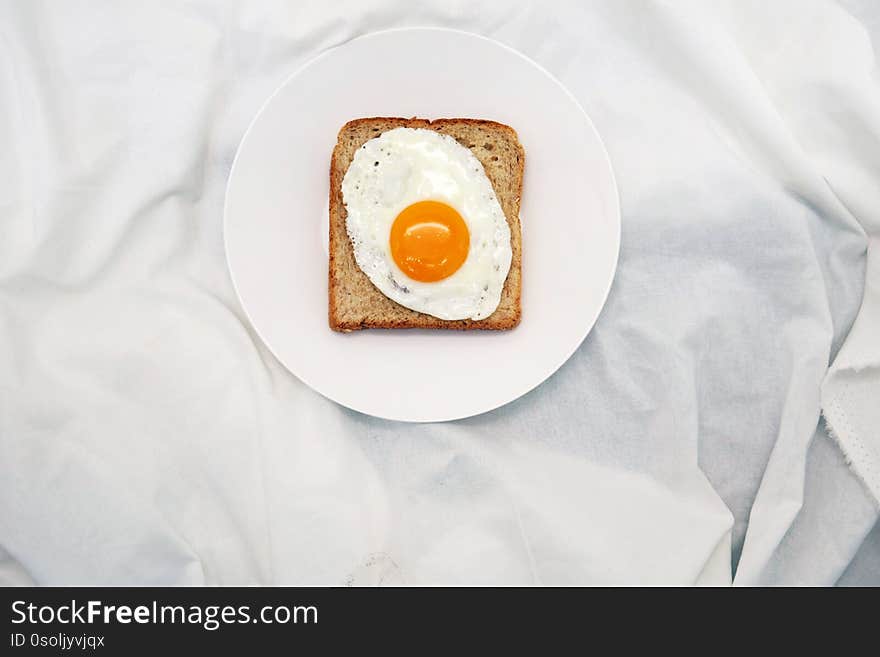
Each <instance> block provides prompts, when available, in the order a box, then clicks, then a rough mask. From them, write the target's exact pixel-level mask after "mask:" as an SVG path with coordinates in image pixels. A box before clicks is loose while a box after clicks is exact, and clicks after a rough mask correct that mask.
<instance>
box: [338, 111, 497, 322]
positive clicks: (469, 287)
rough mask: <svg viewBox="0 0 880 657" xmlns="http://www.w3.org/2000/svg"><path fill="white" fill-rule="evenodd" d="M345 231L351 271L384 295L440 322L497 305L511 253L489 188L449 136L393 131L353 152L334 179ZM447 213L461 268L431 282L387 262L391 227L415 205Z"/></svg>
mask: <svg viewBox="0 0 880 657" xmlns="http://www.w3.org/2000/svg"><path fill="white" fill-rule="evenodd" d="M342 198H343V202H344V203H345V207H346V210H347V212H348V217H347V219H346V229H347V231H348V236H349V238H350V239H351V243H352V246H353V247H354V255H355V260H356V261H357V264H358V266H359V267H360V268H361V270H363V272H364V273H365V274H366V275H367V276H368V277H369V279H370V281H371V282H372V283H373V285H375V286H376V287H377V288H378V289H379V290H380V291H381V292H382V293H383V294H384V295H385V296H387V297H389V298H390V299H393V300H394V301H396V302H397V303H399V304H400V305H402V306H405V307H407V308H411V309H412V310H416V311H418V312H422V313H427V314H429V315H433V316H434V317H438V318H440V319H445V320H454V319H483V318H485V317H488V316H489V315H491V314H492V313H493V312H495V309H496V308H497V307H498V304H499V303H500V301H501V291H502V288H503V287H504V281H505V280H506V279H507V274H508V272H509V271H510V262H511V259H512V257H513V253H512V251H511V247H510V228H509V226H508V224H507V220H506V219H505V217H504V211H503V210H502V209H501V204H500V203H499V202H498V197H497V196H496V195H495V189H494V188H493V187H492V183H491V182H490V181H489V178H488V177H487V176H486V172H485V170H484V169H483V165H482V164H481V163H480V161H479V160H478V159H477V158H476V157H475V156H474V154H473V153H471V151H470V150H469V149H467V148H465V147H464V146H462V145H461V144H459V143H458V142H457V141H455V139H453V138H452V137H450V136H449V135H444V134H440V133H438V132H435V131H434V130H425V129H421V128H395V129H394V130H389V131H388V132H385V133H383V134H382V135H380V136H379V137H376V138H374V139H371V140H370V141H368V142H366V143H365V144H364V145H363V146H361V147H360V148H359V149H358V150H357V152H356V153H355V156H354V159H353V160H352V162H351V165H349V167H348V170H347V171H346V173H345V176H344V178H343V179H342ZM426 200H432V201H441V202H443V203H446V204H447V205H450V206H452V207H453V208H455V209H456V210H457V211H458V213H459V214H460V215H461V216H462V218H463V219H464V221H465V223H466V224H467V227H468V231H469V232H470V248H469V251H468V255H467V259H466V260H465V262H464V264H462V266H461V267H460V268H459V269H458V270H457V271H456V272H455V273H453V274H452V275H451V276H448V277H447V278H444V279H442V280H440V281H436V282H433V283H425V282H421V281H415V280H413V279H411V278H410V277H409V276H407V275H406V274H404V273H403V271H401V269H400V268H399V267H398V266H397V264H396V263H395V262H394V258H393V257H392V255H391V250H390V246H389V237H390V234H391V226H392V224H393V223H394V220H395V218H396V217H397V215H398V214H400V212H401V211H402V210H403V209H404V208H406V207H408V206H409V205H412V204H413V203H416V202H418V201H426Z"/></svg>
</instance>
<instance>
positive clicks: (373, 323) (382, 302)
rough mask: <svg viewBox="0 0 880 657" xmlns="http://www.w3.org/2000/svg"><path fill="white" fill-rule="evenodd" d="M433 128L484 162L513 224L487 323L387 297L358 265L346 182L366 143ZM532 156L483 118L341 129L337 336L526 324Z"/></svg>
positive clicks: (334, 179)
mask: <svg viewBox="0 0 880 657" xmlns="http://www.w3.org/2000/svg"><path fill="white" fill-rule="evenodd" d="M401 127H404V128H427V129H429V130H436V131H437V132H441V133H444V134H447V135H450V136H451V137H453V138H455V139H456V140H457V141H458V142H459V143H460V144H462V145H463V146H465V147H466V148H469V149H470V150H471V152H472V153H473V154H474V155H475V156H476V158H477V159H478V160H479V161H480V162H481V163H482V165H483V168H484V169H485V170H486V175H487V176H488V177H489V180H490V181H491V183H492V186H493V187H494V188H495V195H496V196H497V197H498V201H499V203H500V204H501V208H502V210H504V215H505V217H506V218H507V223H508V224H509V226H510V246H511V249H512V251H513V258H512V260H511V263H510V273H509V274H508V275H507V280H506V281H505V283H504V288H503V289H502V291H501V302H500V303H499V304H498V308H497V309H496V310H495V312H494V313H492V314H491V315H489V317H486V318H485V319H481V320H472V319H462V320H443V319H438V318H437V317H433V316H431V315H426V314H424V313H420V312H417V311H415V310H410V309H409V308H405V307H403V306H401V305H400V304H398V303H396V302H394V301H392V300H391V299H389V298H388V297H386V296H385V295H384V294H382V293H381V292H380V291H379V290H378V289H377V288H376V287H375V286H374V285H373V284H372V283H371V282H370V279H369V278H367V275H366V274H365V273H364V272H363V271H361V269H360V268H359V267H358V265H357V263H356V262H355V258H354V249H353V248H352V246H351V241H350V240H349V237H348V233H347V232H346V229H345V219H346V210H345V205H344V204H343V202H342V178H343V177H344V176H345V172H346V171H347V170H348V166H349V164H351V161H352V159H353V158H354V154H355V152H356V151H357V149H358V148H360V147H361V146H362V145H363V144H364V143H365V142H367V141H369V140H370V139H373V138H374V137H378V136H379V135H381V134H382V133H383V132H385V131H387V130H392V129H393V128H401ZM524 165H525V153H524V151H523V147H522V145H521V144H520V143H519V139H518V137H517V135H516V131H514V130H513V128H511V127H509V126H506V125H504V124H501V123H495V122H494V121H484V120H479V119H435V120H433V121H428V120H425V119H416V118H413V119H402V118H367V119H355V120H353V121H349V122H348V123H346V124H345V125H344V126H342V129H341V130H340V131H339V135H338V137H337V141H336V147H335V148H334V149H333V156H332V159H331V161H330V278H329V292H330V294H329V297H330V298H329V319H330V328H332V329H333V330H334V331H344V332H348V331H355V330H358V329H365V328H436V329H457V330H473V329H491V330H505V329H512V328H514V327H515V326H516V325H517V324H519V321H520V317H521V312H522V310H521V295H522V235H521V232H520V224H519V205H520V195H521V194H522V183H523V168H524Z"/></svg>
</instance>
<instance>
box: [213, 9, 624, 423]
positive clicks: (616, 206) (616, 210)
mask: <svg viewBox="0 0 880 657" xmlns="http://www.w3.org/2000/svg"><path fill="white" fill-rule="evenodd" d="M394 32H445V33H451V34H457V35H462V36H467V37H470V38H476V39H479V40H482V41H486V42H488V43H491V44H493V45H495V46H498V47H500V48H502V49H503V50H505V51H507V52H509V53H511V54H513V55H515V56H516V57H518V58H520V59H521V60H523V61H524V62H526V63H527V64H529V65H531V66H533V67H535V68H536V69H538V70H539V71H540V72H541V73H543V74H544V75H545V76H547V78H548V79H550V80H551V81H552V82H553V83H554V84H555V85H556V86H557V87H558V88H559V89H560V90H561V91H562V92H563V93H564V94H565V95H566V96H567V97H568V99H569V100H570V101H571V102H572V103H574V105H575V107H577V109H578V110H579V111H580V113H581V115H582V117H583V119H584V120H585V121H586V122H587V124H588V125H589V127H590V130H591V131H592V133H593V135H594V136H595V137H596V140H597V141H598V144H599V148H600V150H601V155H602V159H603V160H604V162H605V165H606V167H607V169H608V173H609V174H610V180H611V187H612V188H613V194H611V200H612V202H613V203H612V207H611V213H610V214H611V216H612V217H614V218H615V219H616V221H615V226H614V235H613V237H614V258H613V264H612V266H611V268H610V271H609V273H608V276H607V280H606V281H605V283H604V289H603V291H602V295H601V296H602V303H601V304H599V306H598V311H597V312H596V316H595V317H594V318H593V321H592V322H590V324H589V325H588V326H587V327H586V328H585V329H584V332H583V335H581V336H580V338H579V339H578V340H577V341H576V342H574V344H573V346H572V347H571V349H570V350H567V352H566V354H565V357H564V358H562V359H561V360H560V361H559V362H558V363H554V364H553V366H552V367H551V368H550V369H549V371H548V372H547V374H545V375H543V377H542V378H540V380H537V381H536V382H535V383H534V384H532V385H530V386H528V387H527V388H526V389H525V390H523V391H522V392H520V393H519V394H517V395H516V396H514V397H511V398H510V399H508V400H506V401H503V402H501V403H496V402H489V403H488V405H486V406H485V407H481V408H479V409H478V410H476V411H466V412H465V413H463V414H452V415H444V416H441V417H430V418H420V417H391V416H388V415H380V414H376V413H374V412H371V411H368V410H365V409H362V408H357V407H356V406H355V405H352V404H349V403H345V402H342V401H339V400H338V399H336V398H334V397H333V396H331V394H329V393H327V392H325V391H323V390H320V389H318V388H317V387H315V386H314V385H313V384H312V383H311V382H309V380H308V379H307V378H306V377H304V376H303V375H301V374H297V373H296V372H294V371H293V370H291V369H290V368H289V367H288V366H287V365H286V364H285V362H284V361H283V360H282V359H281V358H280V357H279V356H278V354H277V353H276V352H275V349H274V348H273V347H272V345H271V344H270V343H269V342H268V341H267V340H266V338H265V337H264V336H263V334H262V332H261V331H260V329H259V327H258V326H257V324H256V323H255V322H254V320H253V318H252V317H251V314H250V313H249V312H248V309H247V305H246V304H245V301H244V298H243V297H242V295H241V292H240V289H239V284H238V281H237V280H236V274H235V269H234V268H233V266H232V261H231V257H230V248H229V191H230V188H231V187H232V180H233V178H234V176H235V170H236V166H237V165H238V162H239V157H240V155H241V153H242V150H243V148H244V146H245V143H246V142H247V140H248V137H249V136H250V134H251V131H252V130H253V128H254V126H255V125H256V124H257V123H258V122H259V120H260V118H261V117H262V115H263V113H264V112H265V111H266V109H267V108H268V107H269V106H270V105H271V104H272V102H273V101H274V100H275V98H276V96H278V95H279V94H280V93H281V91H282V90H283V89H284V88H286V87H287V85H288V84H290V82H291V81H292V80H293V79H294V78H296V77H297V76H298V75H299V74H300V73H302V72H303V71H304V70H306V69H307V68H309V67H310V66H312V65H314V64H315V63H317V62H318V61H320V60H322V59H324V58H325V57H328V56H330V55H331V54H332V53H333V52H334V51H336V50H338V49H340V48H344V47H345V46H347V45H349V44H351V43H353V42H355V41H365V40H369V39H372V38H375V37H381V36H384V35H387V34H390V33H394ZM620 205H621V204H620V188H619V186H618V184H617V176H616V175H615V172H614V166H613V164H612V162H611V157H610V155H609V154H608V148H607V147H606V146H605V142H604V140H603V139H602V135H601V133H600V132H599V131H598V130H597V129H596V125H595V124H594V123H593V120H592V119H591V118H590V115H589V114H587V112H586V110H585V109H584V108H583V106H582V105H581V103H580V101H578V99H577V97H576V96H575V95H574V94H573V93H572V92H571V91H570V90H569V89H568V87H566V86H565V85H564V84H562V82H561V81H560V80H559V78H557V77H556V76H555V75H554V74H553V73H551V72H550V71H548V70H547V69H546V68H544V67H543V66H542V65H541V64H539V63H538V62H536V61H535V60H534V59H532V58H531V57H529V56H528V55H526V54H524V53H522V52H520V51H519V50H517V49H515V48H513V47H512V46H509V45H507V44H506V43H503V42H502V41H498V40H497V39H493V38H492V37H488V36H485V35H483V34H479V33H476V32H469V31H467V30H461V29H457V28H451V27H443V26H429V25H417V26H402V27H392V28H387V29H383V30H376V31H373V32H367V33H365V34H360V35H358V36H355V37H352V38H350V39H347V40H345V41H342V42H340V43H338V44H335V45H333V46H330V47H329V48H326V49H325V50H322V51H321V52H319V53H318V54H316V55H315V56H314V57H311V58H310V59H308V60H307V61H305V62H304V63H303V64H301V65H300V66H298V67H297V68H296V69H294V70H293V72H291V73H290V74H289V75H288V76H286V77H285V78H284V80H283V81H282V82H281V83H280V84H279V85H278V87H277V88H276V89H275V90H274V91H273V92H272V93H271V94H269V96H267V97H266V99H265V100H264V101H263V103H262V104H261V105H260V107H259V109H258V110H257V112H256V113H255V114H254V116H253V118H252V119H251V120H250V122H249V123H248V125H247V128H246V129H245V131H244V132H243V133H242V136H241V139H240V140H239V142H238V146H237V147H236V149H235V156H234V157H233V159H232V165H231V166H230V168H229V174H228V175H227V178H226V188H225V190H224V194H223V225H222V227H223V253H224V259H225V260H226V269H227V271H228V272H229V278H230V281H231V282H232V289H233V292H234V293H235V297H236V299H237V300H238V304H239V306H240V307H241V310H242V312H243V313H244V316H245V318H247V321H248V324H250V326H251V328H252V329H253V331H254V332H255V333H256V334H257V337H259V338H260V342H262V344H263V346H264V347H265V348H266V349H267V350H268V351H269V353H271V354H272V357H273V358H275V360H277V361H278V362H279V363H280V364H281V366H282V367H283V368H284V369H285V370H287V371H288V372H290V374H292V375H293V376H294V377H295V378H297V379H298V380H299V381H301V382H302V383H304V384H305V385H307V386H308V387H309V388H311V389H312V390H314V391H315V392H317V393H318V394H319V395H321V396H322V397H324V398H325V399H329V400H330V401H332V402H333V403H335V404H339V405H340V406H342V407H343V408H347V409H350V410H352V411H355V412H357V413H360V414H363V415H367V416H370V417H376V418H379V419H382V420H388V421H394V422H406V423H411V424H429V423H443V422H452V421H455V420H463V419H466V418H471V417H476V416H479V415H483V414H485V413H489V412H491V411H494V410H497V409H499V408H501V407H503V406H506V405H507V404H510V403H512V402H515V401H516V400H518V399H521V398H522V397H524V396H525V395H527V394H529V393H530V392H532V391H533V390H535V389H536V388H538V386H540V385H541V384H543V383H545V382H546V381H547V380H548V379H549V378H550V377H552V376H553V375H554V374H555V373H556V372H557V371H559V369H560V368H561V367H562V366H563V365H565V363H567V362H568V361H569V360H570V359H571V357H572V356H573V355H574V352H576V351H577V350H578V348H580V346H581V345H582V344H583V342H584V340H585V339H586V338H587V336H588V335H589V334H590V332H591V331H592V330H593V328H594V327H595V326H596V322H598V321H599V317H600V316H601V314H602V311H603V310H604V309H605V305H606V303H607V302H608V296H609V294H610V293H611V286H612V284H613V283H614V278H615V276H616V275H617V266H618V264H619V262H620V242H621V233H622V220H623V217H622V215H621V208H620ZM328 330H329V329H328Z"/></svg>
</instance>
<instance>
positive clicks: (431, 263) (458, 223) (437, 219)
mask: <svg viewBox="0 0 880 657" xmlns="http://www.w3.org/2000/svg"><path fill="white" fill-rule="evenodd" d="M470 241H471V236H470V233H469V232H468V228H467V224H466V223H465V221H464V219H462V218H461V215H460V214H458V212H456V210H455V209H454V208H452V207H450V206H448V205H446V204H445V203H440V202H439V201H419V202H418V203H413V204H412V205H410V206H409V207H407V208H405V209H404V210H403V212H401V213H400V214H399V215H397V218H396V219H395V220H394V224H392V226H391V238H390V246H391V257H393V258H394V262H396V263H397V266H398V267H400V269H401V270H402V271H403V273H404V274H406V275H407V276H409V277H410V278H412V279H413V280H416V281H421V282H423V283H433V282H435V281H439V280H442V279H444V278H446V277H447V276H451V275H452V274H454V273H455V272H456V271H458V268H459V267H461V266H462V264H464V261H465V260H466V259H467V255H468V249H469V248H470Z"/></svg>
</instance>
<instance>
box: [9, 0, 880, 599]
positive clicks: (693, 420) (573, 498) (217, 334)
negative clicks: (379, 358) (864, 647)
mask: <svg viewBox="0 0 880 657" xmlns="http://www.w3.org/2000/svg"><path fill="white" fill-rule="evenodd" d="M407 25H436V26H446V27H452V28H458V29H464V30H468V31H472V32H477V33H480V34H484V35H486V36H489V37H492V38H494V39H497V40H499V41H501V42H503V43H505V44H508V45H510V46H512V47H514V48H516V49H518V50H520V51H522V52H523V53H525V54H526V55H528V56H530V57H532V58H534V59H535V60H536V61H538V62H539V63H540V64H541V65H543V66H544V67H546V68H547V69H548V70H549V71H551V72H552V73H553V74H554V75H556V76H558V77H559V79H560V80H561V81H562V82H563V83H564V84H565V85H566V86H567V87H568V88H569V89H570V90H571V91H572V92H573V93H574V95H575V96H576V97H577V98H578V99H579V101H580V102H581V103H582V104H583V106H584V107H585V109H586V110H587V112H588V113H589V114H590V116H591V118H592V119H593V121H594V122H595V124H596V126H597V129H598V130H599V132H600V133H601V135H602V137H603V139H604V141H605V143H606V146H607V148H608V151H609V154H610V156H611V160H612V163H613V166H614V169H615V173H616V176H617V180H618V184H619V188H620V197H621V205H622V217H623V218H622V243H621V251H620V261H619V267H618V271H617V275H616V279H615V282H614V285H613V287H612V290H611V293H610V296H609V298H608V302H607V304H606V306H605V308H604V310H603V312H602V314H601V316H600V318H599V320H598V322H597V324H596V326H595V328H594V329H593V331H592V332H591V333H590V335H589V336H588V337H587V339H586V340H585V342H584V343H583V345H582V346H581V347H580V348H579V349H578V351H577V352H576V353H575V354H574V356H573V357H572V358H571V359H570V360H569V362H568V363H566V364H565V365H564V366H563V367H562V368H561V369H560V370H559V372H557V373H556V374H555V375H554V376H553V377H551V378H550V379H549V380H548V381H547V382H546V383H544V384H543V385H541V386H540V387H539V388H537V389H536V390H535V391H533V392H531V393H529V394H528V395H526V396H525V397H523V398H521V399H519V400H517V401H515V402H513V403H511V404H508V405H507V406H504V407H502V408H500V409H497V410H495V411H493V412H490V413H486V414H484V415H481V416H477V417H474V418H470V419H467V420H461V421H456V422H450V423H445V424H432V425H410V424H402V423H395V422H389V421H384V420H378V419H375V418H371V417H367V416H364V415H361V414H358V413H356V412H353V411H349V410H347V409H345V408H342V407H340V406H337V405H336V404H334V403H332V402H330V401H328V400H326V399H324V398H323V397H321V396H319V395H318V394H316V393H315V392H313V391H312V390H310V389H309V388H308V387H306V386H305V385H304V384H303V383H301V382H300V381H298V380H297V379H296V378H295V377H294V376H292V375H291V374H290V373H288V372H287V371H286V370H285V369H284V368H283V367H281V366H280V365H279V363H278V362H277V361H275V360H274V359H273V357H272V356H271V355H270V354H269V352H268V351H267V350H266V349H265V348H264V347H263V345H262V344H261V343H260V342H259V340H258V338H257V337H256V335H255V333H254V332H253V330H252V329H251V327H250V326H249V324H248V322H247V320H246V318H245V316H244V314H243V312H242V310H241V307H240V305H239V302H238V300H237V299H236V297H235V294H234V292H233V289H232V285H231V282H230V279H229V275H228V273H227V269H226V264H225V257H224V250H223V240H222V215H223V212H222V206H223V195H224V190H225V185H226V180H227V177H228V173H229V168H230V165H231V162H232V158H233V157H234V154H235V150H236V147H237V145H238V143H239V141H240V139H241V137H242V135H243V133H244V130H245V129H246V127H247V125H248V123H249V121H250V120H251V118H252V117H253V115H254V114H255V112H256V111H257V109H258V108H259V107H260V105H261V104H262V103H263V101H264V100H265V98H266V97H267V96H268V95H269V94H270V93H271V92H272V91H273V90H274V89H275V88H276V87H277V86H278V85H279V84H281V83H282V82H283V81H284V80H285V79H286V78H287V77H288V76H289V75H290V74H291V73H292V72H293V71H295V70H296V69H297V68H298V67H299V66H301V65H302V64H304V63H305V62H306V61H308V60H309V59H310V58H311V57H313V56H315V55H316V54H318V53H320V52H322V51H324V50H326V49H327V48H330V47H333V46H337V45H340V44H344V43H345V42H346V41H348V40H350V39H352V38H354V37H357V36H359V35H362V34H365V33H368V32H371V31H375V30H380V29H385V28H390V27H399V26H407ZM878 39H880V7H878V6H877V5H876V3H871V2H867V1H866V2H851V3H845V4H843V5H838V4H833V3H831V2H818V1H807V2H794V1H793V0H791V1H780V2H775V3H769V4H768V3H764V2H757V1H750V2H733V1H731V2H716V3H706V2H699V1H694V2H634V1H633V2H589V3H581V2H579V3H574V2H571V3H568V2H560V3H553V4H548V3H545V2H541V3H538V2H516V3H505V4H503V5H502V4H498V5H491V4H488V3H487V4H483V5H479V6H478V5H477V4H476V3H471V2H464V1H450V0H445V1H443V2H440V1H435V2H422V3H407V2H403V1H401V0H381V1H377V2H372V3H361V2H353V1H352V2H339V3H320V2H290V1H288V0H275V1H264V2H245V1H242V2H219V1H213V2H212V1H192V2H182V1H174V2H171V1H169V2H150V3H141V2H134V1H131V2H109V1H108V2H98V1H94V2H63V3H61V2H58V3H48V2H46V3H42V2H29V1H26V0H21V1H10V0H5V1H3V2H0V52H2V57H0V143H2V144H4V148H3V149H2V151H0V153H2V155H0V175H2V180H3V184H2V185H0V228H2V240H0V390H2V394H0V581H2V582H3V583H6V584H29V583H37V584H95V585H97V584H245V583H247V584H293V585H297V584H353V585H374V584H459V583H461V584H619V583H623V584H718V585H726V584H731V583H734V584H745V585H748V584H834V583H836V582H837V581H838V579H840V581H841V583H845V584H875V585H876V584H880V541H878V540H877V530H876V529H873V532H872V528H875V527H876V525H877V519H878V506H877V501H876V500H875V499H874V497H873V496H872V495H871V492H870V490H869V488H868V487H867V486H865V485H864V481H863V478H864V477H860V476H859V474H857V473H856V472H854V471H853V470H852V469H851V468H850V465H849V464H848V463H847V457H846V456H845V455H844V453H843V452H842V451H841V449H840V447H839V446H838V444H837V443H836V442H835V441H834V439H832V438H831V437H830V436H829V433H828V431H827V428H826V426H825V422H824V420H823V419H822V415H821V401H822V400H821V388H820V387H821V384H822V382H823V379H824V378H825V377H826V373H827V371H828V368H829V364H830V363H831V362H832V361H833V360H834V358H835V356H836V355H837V353H838V351H839V350H840V348H841V345H843V344H844V341H845V339H846V338H847V335H848V334H849V332H850V329H851V327H852V326H853V323H854V321H855V319H856V316H857V314H858V313H859V309H860V306H861V303H862V299H863V296H864V290H865V276H866V260H867V258H866V254H867V250H868V241H869V240H868V235H867V232H866V231H868V227H869V226H870V225H876V222H877V217H880V173H878V172H880V161H878V158H880V120H878V116H880V114H878V113H877V107H878V98H880V90H878V89H880V78H878V74H877V69H876V65H875V55H874V51H875V49H876V48H877V44H878ZM413 56H416V57H417V56H418V53H413ZM333 83H334V84H344V80H340V81H333ZM376 83H377V84H381V83H382V81H381V74H380V72H377V79H376ZM490 118H491V117H490ZM328 157H329V154H328ZM315 166H318V167H325V166H326V162H316V163H315ZM585 184H588V181H585ZM571 203H572V207H573V208H576V207H577V190H572V194H571ZM318 220H319V218H317V217H316V221H318ZM871 222H873V224H872V223H871ZM281 302H283V301H281ZM859 321H860V322H861V321H862V318H860V320H859ZM873 328H874V329H876V330H877V331H880V327H877V326H874V327H873ZM867 330H871V326H868V327H867ZM353 375H358V376H363V377H364V385H370V381H369V376H368V374H367V373H354V374H353ZM874 428H875V429H876V426H875V427H874ZM869 438H870V439H872V440H873V441H875V442H872V445H873V446H874V447H877V445H878V444H880V436H878V435H877V434H876V433H875V434H874V435H873V436H870V437H869ZM855 465H856V464H855V463H853V466H855Z"/></svg>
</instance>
